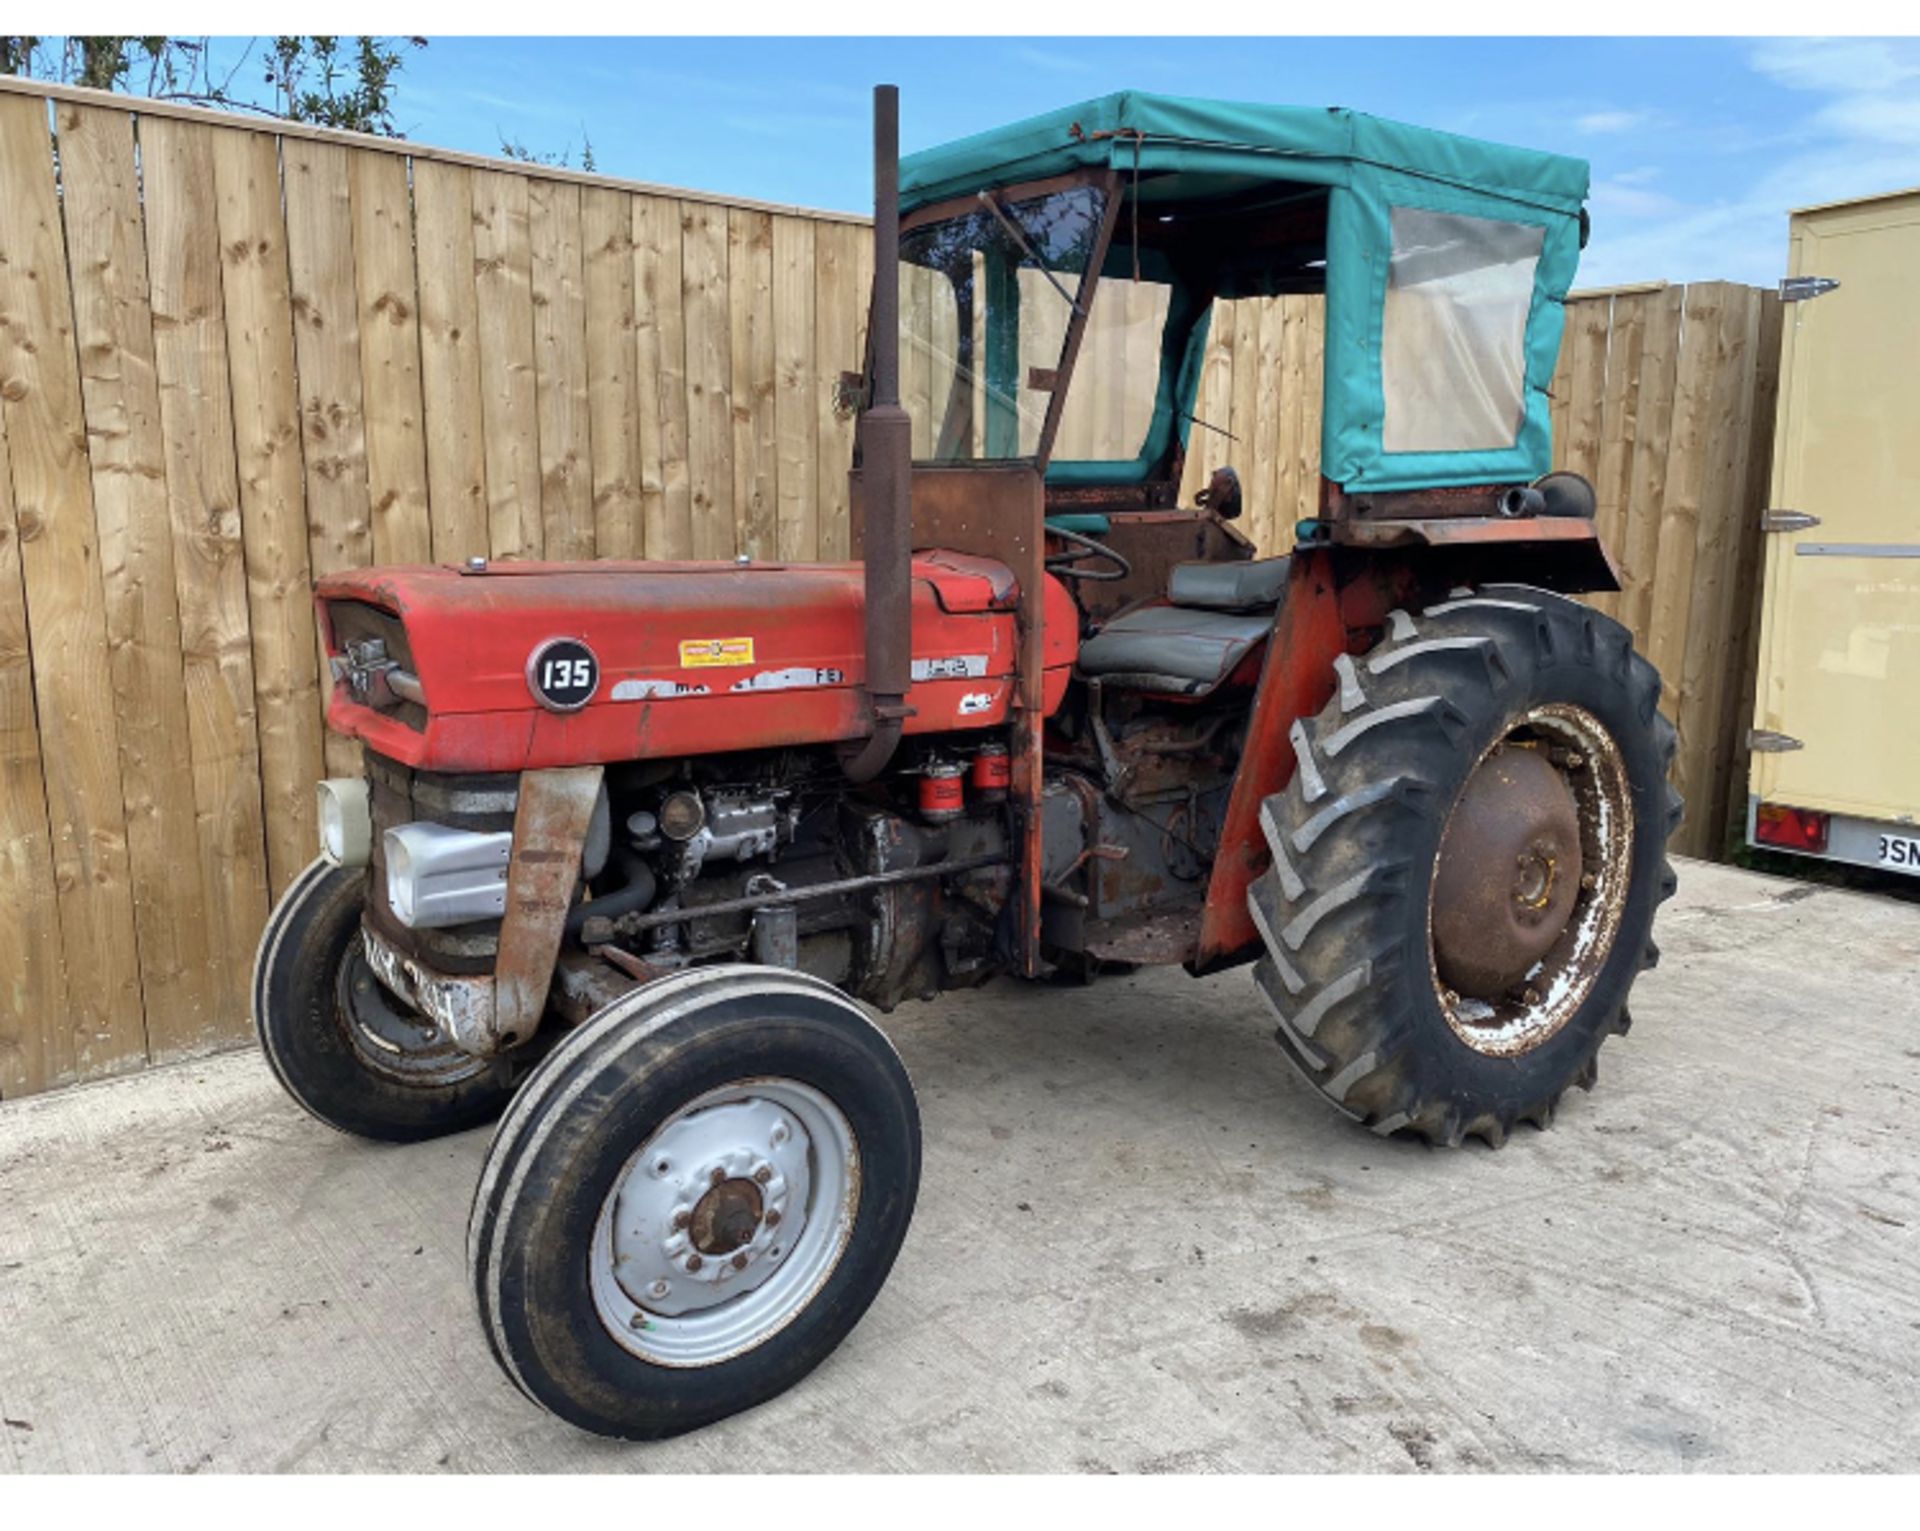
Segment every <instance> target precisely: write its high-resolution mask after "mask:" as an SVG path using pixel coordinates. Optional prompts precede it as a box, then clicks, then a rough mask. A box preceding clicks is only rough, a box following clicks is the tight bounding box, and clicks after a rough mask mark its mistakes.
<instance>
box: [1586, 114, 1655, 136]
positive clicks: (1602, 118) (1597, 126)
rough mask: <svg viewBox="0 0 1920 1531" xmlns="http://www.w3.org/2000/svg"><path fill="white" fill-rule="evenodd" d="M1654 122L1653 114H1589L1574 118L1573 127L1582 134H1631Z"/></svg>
mask: <svg viewBox="0 0 1920 1531" xmlns="http://www.w3.org/2000/svg"><path fill="white" fill-rule="evenodd" d="M1652 120H1653V113H1652V112H1627V111H1610V112H1588V113H1587V115H1586V116H1584V117H1576V118H1574V119H1573V125H1574V127H1576V128H1577V129H1579V130H1580V131H1581V132H1582V133H1631V132H1632V131H1633V130H1634V129H1635V128H1638V127H1645V126H1647V125H1648V124H1649V123H1651V122H1652Z"/></svg>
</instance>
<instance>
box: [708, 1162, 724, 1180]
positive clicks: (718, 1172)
mask: <svg viewBox="0 0 1920 1531" xmlns="http://www.w3.org/2000/svg"><path fill="white" fill-rule="evenodd" d="M726 1178H727V1172H726V1171H725V1170H723V1169H721V1168H720V1166H719V1165H717V1164H716V1165H715V1166H714V1167H713V1173H712V1174H711V1175H709V1176H707V1179H708V1180H709V1181H711V1182H712V1183H713V1184H714V1185H719V1184H721V1183H722V1182H723V1181H724V1180H725V1179H726Z"/></svg>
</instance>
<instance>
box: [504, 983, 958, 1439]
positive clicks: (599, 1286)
mask: <svg viewBox="0 0 1920 1531" xmlns="http://www.w3.org/2000/svg"><path fill="white" fill-rule="evenodd" d="M919 1184H920V1116H919V1110H918V1107H917V1106H916V1104H915V1101H914V1094H913V1086H912V1084H911V1082H910V1081H909V1080H908V1078H907V1072H906V1069H905V1067H904V1066H903V1065H902V1064H901V1062H900V1058H899V1055H898V1054H897V1053H895V1051H894V1050H893V1047H892V1045H891V1044H890V1043H889V1042H888V1041H887V1039H886V1037H885V1036H884V1035H883V1034H882V1033H881V1031H880V1030H879V1028H877V1027H876V1026H875V1025H874V1024H873V1023H872V1022H871V1021H870V1020H868V1019H867V1017H866V1015H865V1013H864V1012H863V1011H862V1010H861V1009H860V1007H859V1006H858V1005H856V1004H854V1003H853V1001H851V1000H850V999H848V998H847V997H846V996H845V995H843V994H841V993H840V992H839V991H838V990H836V989H834V988H833V987H832V986H831V985H829V984H825V983H822V982H821V981H819V980H818V979H814V978H810V977H808V976H806V975H804V974H800V973H793V972H787V971H783V970H778V969H771V968H765V967H753V966H745V965H737V964H729V965H726V966H716V967H706V968H698V969H694V970H691V971H688V972H685V973H681V974H676V975H674V976H672V977H668V978H663V979H658V980H655V981H654V982H652V983H648V984H645V985H642V986H641V987H639V988H637V989H635V990H633V991H631V992H630V993H628V994H626V995H623V996H622V997H621V998H620V999H618V1000H615V1001H614V1002H613V1003H612V1004H610V1005H608V1006H607V1007H606V1008H605V1009H603V1010H601V1011H600V1012H599V1013H598V1014H596V1015H595V1016H593V1017H592V1018H591V1019H589V1020H588V1021H587V1022H586V1023H585V1024H584V1025H583V1026H581V1027H580V1028H579V1030H577V1031H575V1032H573V1033H572V1034H571V1035H569V1036H568V1037H567V1038H566V1040H565V1041H564V1042H562V1043H561V1044H560V1045H559V1046H558V1047H557V1048H555V1049H554V1051H553V1052H552V1053H551V1054H550V1055H549V1056H548V1057H547V1058H546V1059H545V1060H543V1061H542V1063H541V1064H540V1066H539V1067H538V1068H537V1069H536V1070H535V1072H534V1073H533V1075H532V1077H531V1078H529V1079H528V1081H527V1083H526V1084H525V1086H524V1087H523V1088H522V1089H521V1091H520V1093H519V1095H518V1096H517V1097H515V1099H514V1102H513V1105H512V1107H511V1108H510V1109H509V1111H508V1112H507V1114H506V1116H505V1117H504V1118H503V1119H502V1120H501V1123H500V1126H499V1128H498V1130H497V1131H496V1133H495V1135H494V1139H493V1144H492V1146H491V1148H489V1150H488V1152H487V1159H486V1165H485V1167H484V1169H483V1171H482V1173H481V1177H480V1185H479V1189H478V1190H477V1192H476V1193H475V1196H474V1203H473V1212H472V1216H471V1218H470V1219H469V1222H468V1230H467V1258H468V1267H469V1270H470V1273H471V1276H472V1281H473V1290H474V1295H475V1298H476V1300H477V1302H478V1305H479V1311H480V1322H481V1327H482V1329H483V1330H484V1331H485V1333H486V1336H487V1340H488V1343H489V1344H490V1345H491V1347H492V1349H493V1354H494V1358H495V1359H496V1360H497V1361H498V1362H499V1363H500V1365H501V1367H502V1369H503V1370H504V1371H505V1372H506V1373H507V1375H508V1376H509V1377H510V1378H511V1379H512V1380H513V1382H514V1383H515V1384H516V1385H517V1386H518V1387H519V1388H520V1390H521V1391H522V1392H523V1393H525V1394H526V1395H527V1397H528V1398H530V1399H532V1400H533V1401H534V1402H535V1403H537V1404H539V1405H541V1406H542V1407H543V1408H546V1409H547V1410H549V1411H551V1412H552V1413H554V1414H556V1415H558V1416H559V1417H560V1418H562V1419H564V1420H567V1421H569V1422H570V1423H572V1424H574V1425H577V1426H579V1427H580V1428H582V1429H585V1430H590V1431H593V1432H595V1433H596V1434H600V1435H608V1436H616V1437H621V1438H624V1439H628V1440H652V1439H658V1438H660V1437H663V1436H670V1435H678V1434H680V1433H681V1432H682V1431H686V1430H693V1429H697V1428H698V1427H700V1426H702V1425H706V1424H710V1423H712V1422H713V1421H715V1420H718V1419H723V1418H725V1417H726V1416H728V1415H730V1414H735V1413H738V1412H739V1411H740V1410H742V1409H748V1408H752V1407H753V1406H754V1405H756V1404H759V1403H763V1402H765V1401H766V1400H767V1399H770V1398H772V1397H774V1396H776V1395H777V1394H779V1393H781V1392H784V1391H785V1390H786V1389H787V1388H790V1387H792V1386H793V1385H794V1384H795V1383H796V1382H798V1381H799V1380H800V1379H801V1378H802V1377H804V1376H806V1375H807V1373H808V1372H810V1371H812V1370H813V1368H814V1367H816V1366H818V1365H819V1364H820V1363H821V1362H822V1361H823V1360H825V1359H826V1358H827V1356H829V1355H830V1354H831V1353H832V1352H833V1350H834V1348H835V1347H836V1346H837V1345H839V1343H840V1342H841V1341H842V1340H843V1339H845V1338H846V1337H847V1335H848V1333H849V1332H850V1331H851V1330H852V1329H853V1327H854V1325H855V1324H857V1323H858V1322H859V1321H860V1318H861V1315H862V1314H864V1313H865V1312H866V1310H867V1307H868V1305H869V1304H870V1303H872V1301H873V1300H874V1298H875V1297H876V1296H877V1295H878V1294H879V1291H880V1287H881V1285H882V1283H884V1282H885V1280H886V1278H887V1273H888V1272H889V1271H890V1270H891V1269H892V1268H893V1262H894V1258H895V1256H896V1255H897V1254H898V1253H899V1251H900V1245H901V1242H902V1240H903V1239H904V1238H905V1237H906V1233H907V1225H908V1222H909V1221H910V1220H911V1218H912V1216H913V1205H914V1198H915V1196H916V1194H917V1192H918V1190H919Z"/></svg>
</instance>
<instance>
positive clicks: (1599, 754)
mask: <svg viewBox="0 0 1920 1531" xmlns="http://www.w3.org/2000/svg"><path fill="white" fill-rule="evenodd" d="M1508 751H1527V752H1529V753H1528V755H1526V756H1524V757H1516V756H1507V755H1506V752H1508ZM1503 756H1504V757H1505V758H1504V759H1503ZM1543 763H1546V764H1550V765H1551V767H1552V772H1553V775H1552V777H1550V778H1549V779H1550V780H1557V782H1558V783H1559V789H1556V788H1555V787H1552V786H1544V785H1543V783H1542V773H1543ZM1487 773H1495V778H1496V779H1502V773H1504V780H1505V781H1510V782H1511V783H1512V790H1513V794H1514V797H1515V799H1516V800H1517V803H1518V807H1517V816H1516V822H1513V823H1509V824H1505V825H1503V826H1502V828H1501V832H1500V833H1498V834H1495V835H1481V836H1479V837H1478V838H1477V840H1473V841H1470V839H1469V836H1470V835H1471V834H1472V832H1473V824H1472V819H1473V815H1474V810H1475V809H1476V807H1479V806H1481V804H1480V803H1477V802H1476V797H1480V798H1484V795H1485V794H1486V793H1487V791H1488V790H1489V776H1488V774H1487ZM1561 789H1563V790H1561ZM1556 794H1557V795H1556ZM1563 803H1564V806H1562V804H1563ZM1633 826H1634V815H1633V795H1632V791H1631V788H1630V786H1629V784H1628V780H1627V769H1626V762H1625V761H1624V760H1623V759H1622V758H1621V754H1620V748H1619V745H1618V744H1617V743H1616V742H1615V740H1614V737H1613V735H1612V733H1611V732H1610V731H1609V730H1608V729H1607V727H1606V725H1605V724H1604V723H1602V722H1601V721H1600V720H1599V719H1598V718H1597V717H1595V716H1594V715H1593V714H1592V713H1591V712H1588V711H1587V710H1586V709H1585V708H1583V707H1577V706H1574V705H1573V704H1571V703H1564V702H1551V703H1544V704H1542V705H1540V706H1538V707H1534V708H1531V709H1530V710H1528V711H1527V712H1526V713H1525V714H1524V715H1522V716H1521V717H1520V718H1519V719H1518V720H1516V721H1515V722H1514V723H1512V724H1511V725H1509V726H1508V727H1507V728H1506V729H1505V730H1504V731H1503V732H1502V733H1501V735H1500V736H1499V737H1498V738H1497V739H1495V740H1494V742H1493V743H1492V744H1491V745H1489V746H1488V748H1487V749H1486V750H1485V751H1484V752H1483V753H1482V754H1481V756H1480V758H1479V759H1478V760H1477V761H1476V762H1475V763H1474V769H1473V771H1471V772H1469V773H1468V777H1467V780H1466V782H1465V783H1463V785H1462V787H1461V791H1460V795H1459V797H1458V798H1456V800H1455V805H1454V808H1453V809H1452V810H1451V811H1450V813H1449V815H1448V820H1447V825H1446V829H1445V830H1444V831H1443V833H1442V838H1441V849H1440V853H1439V855H1438V856H1436V857H1435V861H1434V871H1433V878H1432V884H1431V887H1430V890H1429V897H1428V917H1427V931H1428V939H1427V955H1428V969H1429V973H1430V976H1431V977H1432V980H1433V986H1434V993H1435V996H1436V998H1437V999H1438V1000H1439V1003H1440V1009H1441V1012H1442V1013H1443V1014H1444V1015H1445V1016H1446V1019H1447V1024H1448V1026H1449V1027H1450V1028H1452V1030H1453V1033H1454V1035H1455V1036H1456V1037H1457V1038H1459V1040H1460V1041H1461V1042H1463V1043H1465V1044H1466V1045H1467V1046H1468V1047H1471V1048H1472V1049H1473V1050H1474V1051H1476V1052H1479V1053H1484V1054H1487V1055H1490V1056H1493V1057H1509V1058H1510V1057H1516V1056H1519V1055H1520V1054H1523V1053H1527V1052H1531V1051H1532V1050H1533V1049H1535V1048H1537V1047H1539V1046H1541V1045H1543V1044H1544V1043H1546V1042H1547V1041H1549V1040H1550V1039H1551V1038H1552V1037H1554V1036H1555V1035H1557V1034H1558V1033H1559V1032H1560V1030H1561V1029H1562V1028H1563V1027H1564V1026H1565V1025H1566V1024H1567V1022H1568V1021H1569V1020H1571V1019H1572V1018H1573V1016H1574V1015H1575V1014H1576V1013H1577V1012H1578V1011H1579V1009H1580V1007H1581V1005H1582V1004H1584V1003H1585V1001H1586V999H1587V996H1588V995H1589V994H1591V993H1592V992H1593V988H1594V985H1595V984H1596V983H1597V982H1598V980H1599V977H1600V973H1601V971H1602V970H1603V969H1604V968H1605V967H1606V965H1607V961H1608V959H1609V958H1610V957H1611V956H1612V954H1613V949H1614V946H1615V942H1616V938H1617V936H1618V934H1619V930H1620V924H1621V919H1622V916H1623V915H1624V913H1625V910H1626V903H1627V894H1628V890H1629V888H1630V887H1631V886H1632V879H1633V871H1634V865H1633V838H1634V836H1633ZM1463 889H1467V890H1472V891H1471V895H1470V896H1471V897H1472V898H1473V899H1474V900H1475V902H1474V903H1473V905H1472V907H1471V917H1470V918H1467V919H1463V918H1462V910H1461V898H1460V896H1459V894H1458V892H1453V893H1450V890H1463ZM1563 908H1564V911H1565V912H1564V914H1562V912H1561V911H1562V909H1563ZM1536 915H1540V916H1546V917H1549V918H1550V919H1551V921H1552V924H1551V928H1549V929H1544V930H1543V929H1541V927H1540V926H1539V925H1537V924H1536V925H1533V926H1531V927H1529V926H1528V925H1527V921H1528V920H1530V919H1532V918H1533V917H1535V916H1536ZM1529 942H1531V943H1532V944H1531V945H1529ZM1536 948H1537V951H1536ZM1463 975H1465V976H1464V977H1463Z"/></svg>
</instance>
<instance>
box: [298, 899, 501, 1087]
mask: <svg viewBox="0 0 1920 1531" xmlns="http://www.w3.org/2000/svg"><path fill="white" fill-rule="evenodd" d="M334 1018H335V1020H336V1022H337V1024H338V1025H339V1027H340V1030H341V1032H342V1034H343V1035H344V1036H345V1037H346V1039H347V1045H348V1046H349V1047H351V1048H352V1049H353V1054H354V1057H355V1058H357V1059H358V1060H359V1061H360V1065H361V1066H362V1067H363V1068H365V1069H366V1070H367V1071H368V1072H369V1073H373V1074H378V1075H380V1076H381V1077H382V1078H384V1079H387V1080H390V1081H392V1082H393V1083H394V1084H399V1085H405V1086H407V1087H409V1088H411V1089H416V1090H444V1089H449V1088H451V1087H452V1086H454V1085H457V1084H464V1083H466V1081H467V1080H469V1079H473V1078H476V1077H478V1076H479V1075H481V1074H483V1073H485V1072H486V1071H487V1070H488V1069H489V1068H490V1067H492V1063H491V1060H489V1059H486V1058H476V1057H475V1056H474V1055H473V1054H472V1053H470V1052H467V1051H465V1050H464V1049H462V1048H460V1047H456V1046H455V1045H454V1044H453V1042H452V1041H451V1040H449V1039H448V1038H447V1037H445V1036H443V1035H442V1034H441V1032H440V1029H439V1028H438V1027H437V1026H436V1025H435V1024H434V1023H433V1022H432V1021H431V1020H429V1019H428V1018H427V1017H426V1016H424V1015H421V1014H420V1013H419V1012H418V1011H416V1010H413V1009H411V1008H409V1007H408V1006H406V1005H403V1004H402V1003H401V1002H400V1001H399V1000H397V999H396V998H395V997H394V996H393V995H392V994H390V993H388V992H387V989H386V987H385V985H383V984H382V983H381V982H380V980H379V978H378V977H376V976H375V974H374V971H373V968H372V966H371V965H370V964H369V963H368V961H367V957H366V944H365V940H364V938H363V937H362V936H361V935H360V933H359V932H358V931H356V932H354V936H353V940H352V941H351V942H350V943H349V944H348V946H347V951H346V954H345V956H344V957H343V958H342V959H341V962H340V967H339V970H338V973H337V975H336V977H335V981H334Z"/></svg>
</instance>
